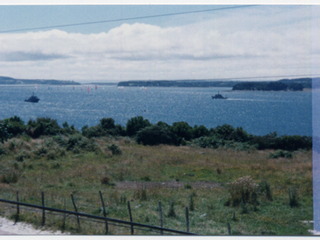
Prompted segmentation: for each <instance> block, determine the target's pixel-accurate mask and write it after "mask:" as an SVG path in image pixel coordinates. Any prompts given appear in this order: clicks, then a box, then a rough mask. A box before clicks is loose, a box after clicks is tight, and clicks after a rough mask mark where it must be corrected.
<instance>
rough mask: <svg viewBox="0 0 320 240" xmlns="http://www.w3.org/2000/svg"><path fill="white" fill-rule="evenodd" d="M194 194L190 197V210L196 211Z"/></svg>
mask: <svg viewBox="0 0 320 240" xmlns="http://www.w3.org/2000/svg"><path fill="white" fill-rule="evenodd" d="M193 196H194V195H193V194H191V195H190V198H189V199H190V200H189V210H190V211H194V200H193Z"/></svg>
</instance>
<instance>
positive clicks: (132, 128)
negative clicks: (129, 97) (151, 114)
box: [126, 116, 151, 136]
mask: <svg viewBox="0 0 320 240" xmlns="http://www.w3.org/2000/svg"><path fill="white" fill-rule="evenodd" d="M148 126H151V124H150V122H149V120H148V119H143V117H142V116H137V117H133V118H131V119H129V120H128V122H127V128H126V129H127V135H128V136H133V135H135V134H136V133H137V132H138V131H139V130H141V129H143V128H145V127H148Z"/></svg>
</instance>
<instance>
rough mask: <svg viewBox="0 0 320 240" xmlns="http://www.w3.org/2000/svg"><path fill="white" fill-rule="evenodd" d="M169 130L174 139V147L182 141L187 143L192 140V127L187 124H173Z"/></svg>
mask: <svg viewBox="0 0 320 240" xmlns="http://www.w3.org/2000/svg"><path fill="white" fill-rule="evenodd" d="M170 130H171V132H172V133H173V134H174V135H175V137H176V145H180V144H181V142H182V140H183V139H184V140H186V141H189V140H191V138H192V127H191V126H190V125H189V124H188V123H187V122H175V123H173V124H172V127H171V128H170Z"/></svg>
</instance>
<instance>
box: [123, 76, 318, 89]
mask: <svg viewBox="0 0 320 240" xmlns="http://www.w3.org/2000/svg"><path fill="white" fill-rule="evenodd" d="M315 80H317V82H319V83H320V78H315ZM318 85H319V86H320V84H318ZM118 87H231V88H232V90H234V91H236V90H247V91H248V90H249V91H287V90H289V91H302V90H303V89H305V88H312V78H296V79H280V80H278V81H250V82H249V81H234V80H229V81H222V80H173V81H169V80H149V81H141V80H133V81H122V82H119V83H118Z"/></svg>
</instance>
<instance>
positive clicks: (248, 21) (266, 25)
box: [0, 4, 320, 82]
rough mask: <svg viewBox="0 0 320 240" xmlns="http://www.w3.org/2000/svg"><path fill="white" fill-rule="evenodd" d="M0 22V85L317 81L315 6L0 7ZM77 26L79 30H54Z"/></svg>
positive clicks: (319, 46) (319, 15)
mask: <svg viewBox="0 0 320 240" xmlns="http://www.w3.org/2000/svg"><path fill="white" fill-rule="evenodd" d="M226 8H228V9H226ZM202 10H210V11H206V12H197V11H202ZM186 12H193V13H188V14H176V15H166V14H172V13H186ZM155 15H166V16H155ZM147 16H153V17H147ZM139 17H146V18H139ZM128 18H130V19H128ZM99 21H104V22H102V23H101V22H100V23H95V24H93V23H92V22H99ZM0 23H1V25H0V76H8V77H13V78H24V79H57V80H74V81H78V82H87V81H98V82H118V81H126V80H179V79H217V80H218V79H223V80H229V79H236V80H243V79H250V80H252V81H255V80H278V79H281V78H296V77H300V76H301V77H303V76H309V77H311V76H317V77H320V68H319V66H320V56H319V54H320V41H319V40H318V39H320V6H318V5H296V4H295V5H288V4H286V5H265V4H264V5H261V4H258V5H254V6H251V5H245V6H244V7H242V5H231V4H228V5H217V4H210V5H208V4H207V5H168V4H167V5H166V4H164V5H151V4H144V5H110V4H107V5H105V4H103V5H19V4H18V5H0ZM78 23H89V24H80V25H77V26H64V27H62V26H61V25H68V24H78ZM59 26H60V27H59ZM35 28H37V29H35ZM28 29H29V30H28Z"/></svg>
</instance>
